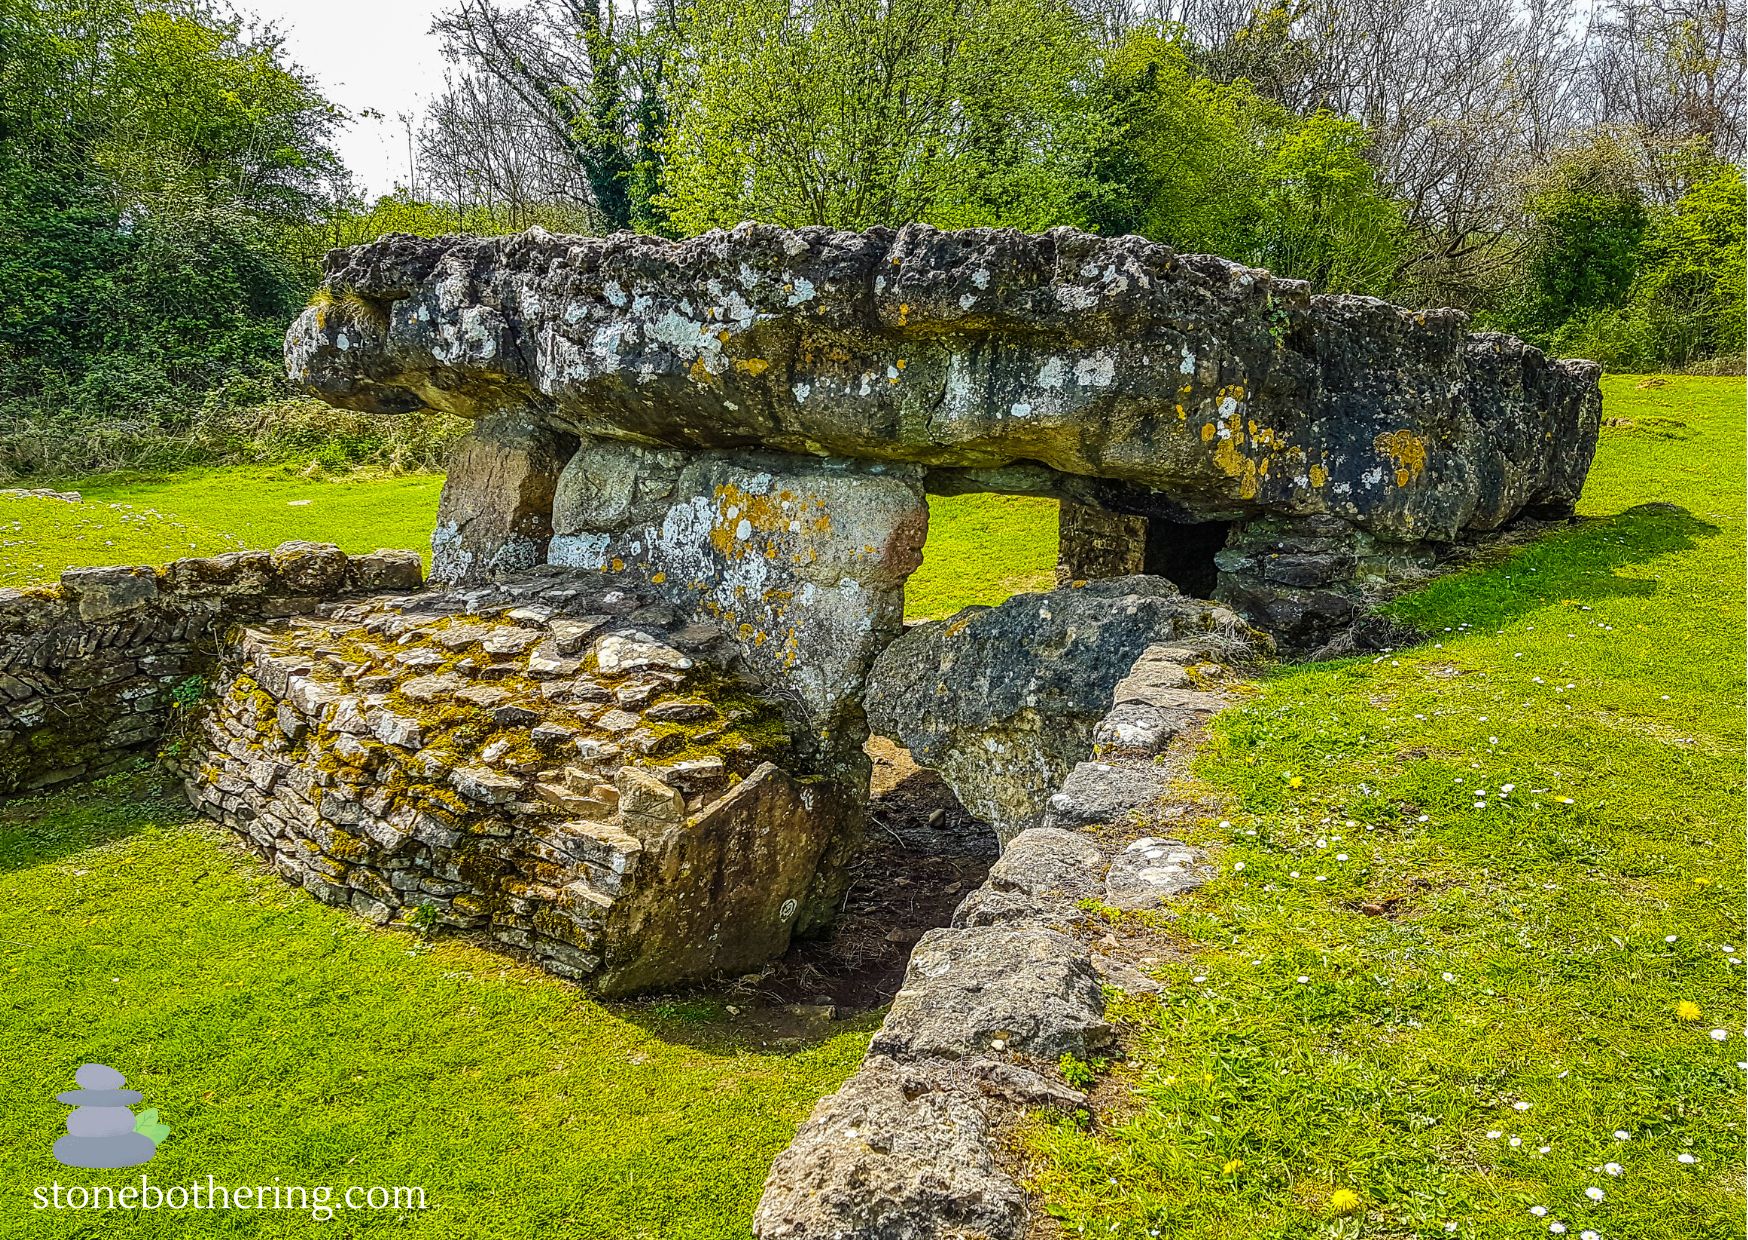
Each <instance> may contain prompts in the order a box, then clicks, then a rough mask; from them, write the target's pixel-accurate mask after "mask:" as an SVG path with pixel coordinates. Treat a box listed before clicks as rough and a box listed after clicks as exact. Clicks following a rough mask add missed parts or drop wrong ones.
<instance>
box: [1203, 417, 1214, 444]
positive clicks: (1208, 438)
mask: <svg viewBox="0 0 1748 1240" xmlns="http://www.w3.org/2000/svg"><path fill="white" fill-rule="evenodd" d="M1214 430H1215V427H1214V424H1213V423H1212V422H1204V423H1202V442H1203V443H1213V442H1214Z"/></svg>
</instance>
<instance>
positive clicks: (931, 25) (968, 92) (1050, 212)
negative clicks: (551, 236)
mask: <svg viewBox="0 0 1748 1240" xmlns="http://www.w3.org/2000/svg"><path fill="white" fill-rule="evenodd" d="M684 36H685V39H684V44H683V46H684V47H685V49H686V54H685V58H684V60H683V61H681V60H678V59H677V60H676V62H675V69H676V78H675V82H674V84H675V87H676V97H675V100H674V102H673V104H672V108H671V115H672V118H673V119H672V124H671V128H670V131H669V136H668V141H667V146H666V153H667V159H668V164H667V178H668V190H667V193H666V195H665V196H664V197H663V199H662V201H663V202H664V204H665V205H666V207H667V210H668V212H669V214H670V217H671V219H672V220H673V222H674V224H675V226H676V227H677V228H678V229H679V230H680V231H682V232H698V231H701V230H703V229H706V228H711V227H717V226H727V225H732V224H735V223H738V222H740V221H741V220H744V219H754V220H763V221H767V222H770V223H776V224H787V225H802V224H829V225H832V226H835V227H841V228H865V227H868V226H870V225H874V224H901V223H905V222H908V221H912V220H920V221H925V222H929V223H934V224H939V225H942V226H945V227H957V226H966V225H1009V226H1013V227H1018V228H1032V229H1037V228H1047V227H1050V226H1051V225H1054V224H1060V223H1064V222H1068V221H1069V220H1070V219H1071V218H1072V212H1073V203H1074V200H1075V198H1076V196H1077V192H1078V190H1079V188H1080V180H1079V163H1080V159H1081V151H1082V150H1083V147H1084V133H1085V127H1086V125H1087V124H1088V116H1087V112H1086V108H1085V106H1084V104H1083V101H1082V100H1081V98H1080V97H1079V96H1078V94H1077V92H1076V84H1077V82H1079V81H1080V80H1082V79H1083V78H1084V76H1085V75H1086V73H1087V72H1088V70H1089V68H1090V65H1091V61H1092V55H1093V50H1094V48H1093V43H1092V41H1091V38H1090V37H1089V32H1088V29H1087V27H1086V24H1085V23H1084V22H1083V21H1082V20H1081V19H1080V17H1078V16H1077V15H1076V14H1075V12H1074V11H1073V10H1072V9H1070V8H1069V7H1068V6H1067V5H1066V4H1064V3H1062V0H697V2H696V3H695V4H694V5H693V7H692V9H691V12H690V17H689V19H688V22H687V24H686V26H685V28H684Z"/></svg>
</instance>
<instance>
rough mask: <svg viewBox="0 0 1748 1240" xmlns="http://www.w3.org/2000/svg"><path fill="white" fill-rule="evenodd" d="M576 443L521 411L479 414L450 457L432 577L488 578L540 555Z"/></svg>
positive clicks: (433, 550)
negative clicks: (562, 474)
mask: <svg viewBox="0 0 1748 1240" xmlns="http://www.w3.org/2000/svg"><path fill="white" fill-rule="evenodd" d="M575 446H576V441H575V440H574V439H573V438H571V437H570V436H569V435H566V434H564V433H563V432H562V431H558V430H555V429H553V428H552V427H550V426H547V425H545V424H543V423H541V422H539V421H537V420H536V419H535V418H534V417H533V416H532V415H531V414H529V413H527V412H525V411H523V410H520V409H512V410H506V411H503V412H500V413H496V414H493V415H492V416H490V417H485V418H481V419H480V421H479V423H478V425H476V426H475V427H474V429H473V432H472V433H471V434H469V435H468V436H467V438H465V439H463V440H462V441H461V443H460V445H458V446H457V448H456V449H455V454H454V455H453V456H452V457H451V458H450V461H449V472H448V475H447V477H445V479H444V481H443V498H442V499H441V501H439V503H438V505H437V528H436V530H435V532H433V533H432V535H431V579H432V580H433V581H439V582H451V583H459V582H471V581H485V580H489V579H490V578H492V577H493V576H495V575H496V574H498V573H501V572H514V571H516V570H519V569H525V568H530V567H532V566H533V565H536V564H539V563H541V562H542V561H543V560H545V558H546V548H547V543H548V542H549V541H550V540H551V538H552V497H553V492H554V490H555V489H556V487H557V484H558V475H559V471H560V470H561V469H563V468H564V464H565V462H566V461H567V460H568V459H569V458H570V455H571V452H572V450H573V449H574V448H575Z"/></svg>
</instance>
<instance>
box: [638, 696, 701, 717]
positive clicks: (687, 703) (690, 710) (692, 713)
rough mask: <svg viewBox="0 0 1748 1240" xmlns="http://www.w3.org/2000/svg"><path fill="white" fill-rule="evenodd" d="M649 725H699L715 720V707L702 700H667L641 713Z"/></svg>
mask: <svg viewBox="0 0 1748 1240" xmlns="http://www.w3.org/2000/svg"><path fill="white" fill-rule="evenodd" d="M643 717H644V718H645V719H646V720H648V721H649V722H651V723H699V722H701V721H703V720H705V719H714V718H716V707H714V706H712V705H711V704H710V703H709V702H706V701H705V700H704V699H703V698H668V699H667V700H665V701H661V702H657V703H656V704H655V705H654V706H651V707H650V708H649V709H648V710H646V711H644V712H643Z"/></svg>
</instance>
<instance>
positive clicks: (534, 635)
mask: <svg viewBox="0 0 1748 1240" xmlns="http://www.w3.org/2000/svg"><path fill="white" fill-rule="evenodd" d="M543 638H544V634H542V633H541V632H540V631H539V630H537V629H521V628H508V627H504V628H498V629H494V630H492V632H491V633H490V634H489V635H488V636H487V637H486V638H485V639H484V640H483V641H481V642H480V644H479V645H480V649H481V650H483V651H485V652H486V653H487V654H521V653H522V652H523V651H524V650H529V649H532V648H533V647H535V646H538V645H539V644H540V643H541V641H542V640H543Z"/></svg>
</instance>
